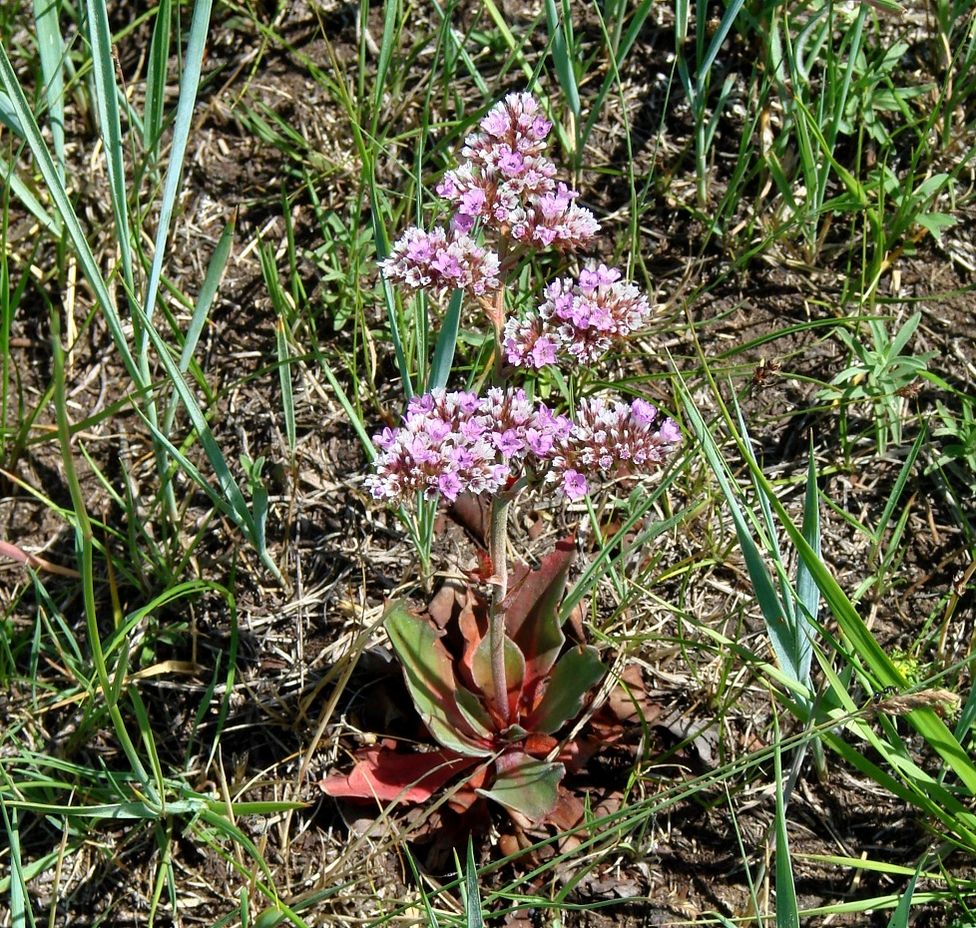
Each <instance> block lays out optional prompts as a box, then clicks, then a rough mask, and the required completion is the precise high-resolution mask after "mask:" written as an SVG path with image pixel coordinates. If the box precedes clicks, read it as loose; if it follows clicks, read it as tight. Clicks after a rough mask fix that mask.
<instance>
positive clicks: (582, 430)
mask: <svg viewBox="0 0 976 928" xmlns="http://www.w3.org/2000/svg"><path fill="white" fill-rule="evenodd" d="M680 440H681V432H680V431H679V429H678V426H677V424H676V423H675V422H674V420H673V419H668V418H665V417H664V416H662V415H660V413H659V412H658V411H657V409H656V408H655V407H654V406H652V405H651V404H650V403H648V402H647V401H646V400H640V399H638V400H634V401H633V402H632V403H630V404H627V403H614V404H612V405H610V404H607V403H605V402H604V401H603V400H601V399H589V400H583V401H582V403H581V404H580V409H579V412H578V414H577V417H576V422H575V424H574V425H573V427H572V428H571V429H570V431H569V433H568V434H567V435H566V436H565V437H563V438H560V439H559V440H558V441H557V443H556V447H555V448H554V449H553V453H552V455H551V456H550V461H551V467H550V470H549V472H548V474H547V475H546V480H547V481H548V482H550V483H554V484H555V485H556V489H557V491H558V492H560V493H562V494H564V495H565V496H568V497H569V498H570V499H573V500H576V499H582V498H583V497H584V496H586V494H587V493H588V492H589V489H590V480H592V479H594V478H596V479H598V480H600V481H601V482H602V481H606V480H613V479H616V478H620V477H633V476H641V475H644V474H646V473H647V471H648V469H649V468H650V466H651V465H652V464H660V463H661V462H662V461H663V460H664V458H665V457H666V456H667V455H668V454H670V452H671V451H673V450H674V448H675V446H676V445H677V444H678V442H679V441H680Z"/></svg>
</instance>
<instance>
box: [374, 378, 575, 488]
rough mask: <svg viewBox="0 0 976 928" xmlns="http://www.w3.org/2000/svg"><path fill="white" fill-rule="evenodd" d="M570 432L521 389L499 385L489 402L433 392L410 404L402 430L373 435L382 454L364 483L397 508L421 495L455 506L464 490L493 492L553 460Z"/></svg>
mask: <svg viewBox="0 0 976 928" xmlns="http://www.w3.org/2000/svg"><path fill="white" fill-rule="evenodd" d="M571 428H572V424H571V423H570V421H569V420H568V419H567V418H566V417H565V416H556V415H553V413H552V412H551V410H549V408H548V407H546V406H545V405H544V404H541V403H540V404H538V405H537V404H535V403H533V402H531V401H530V400H529V399H528V398H527V397H526V395H525V392H524V391H523V390H512V389H508V390H503V389H501V388H498V387H494V388H492V389H490V390H489V391H488V393H487V394H486V395H485V396H484V397H478V396H477V395H476V394H474V393H469V392H455V393H448V392H446V391H444V390H433V391H431V392H430V393H425V394H424V395H422V396H415V397H414V398H413V399H412V400H411V401H410V403H409V405H408V406H407V412H406V415H405V416H404V418H403V425H402V426H401V427H400V428H397V429H391V428H386V429H384V430H383V432H382V433H381V434H379V435H375V436H374V437H373V441H374V442H375V444H376V446H377V447H378V448H379V449H380V454H379V456H378V457H377V460H376V462H375V466H376V472H375V473H373V474H370V475H369V476H368V477H367V478H366V485H367V487H368V488H369V490H370V491H371V492H372V494H373V496H374V497H375V498H376V499H381V500H385V501H387V502H391V503H394V504H399V503H405V502H407V501H409V500H410V499H412V498H413V496H414V495H415V494H416V493H423V494H424V496H425V497H426V498H427V499H433V498H434V497H436V496H437V494H438V493H439V494H441V495H443V496H445V497H447V499H449V500H451V501H453V500H455V499H457V496H458V494H459V493H461V492H462V491H467V492H470V493H483V492H486V491H487V492H490V493H494V492H497V491H498V490H500V489H502V488H503V487H504V486H505V485H506V484H507V483H508V481H509V479H510V478H511V476H512V475H513V473H514V472H516V471H517V470H518V469H519V468H520V467H521V466H522V464H523V462H524V461H525V460H526V458H529V457H534V458H536V459H539V460H543V459H545V458H546V457H547V456H548V455H550V454H551V453H552V451H553V449H554V448H555V446H556V444H557V443H558V442H560V441H562V440H564V439H565V437H566V436H567V435H568V434H569V432H570V429H571Z"/></svg>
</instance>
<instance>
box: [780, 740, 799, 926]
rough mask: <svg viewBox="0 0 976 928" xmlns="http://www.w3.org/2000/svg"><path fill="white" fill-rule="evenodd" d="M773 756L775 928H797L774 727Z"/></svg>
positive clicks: (794, 888) (796, 912) (781, 777)
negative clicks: (774, 785)
mask: <svg viewBox="0 0 976 928" xmlns="http://www.w3.org/2000/svg"><path fill="white" fill-rule="evenodd" d="M775 747H776V753H775V754H774V755H773V779H774V781H775V783H776V818H775V822H774V825H775V830H776V928H799V926H800V913H799V909H798V906H797V901H796V885H795V884H794V882H793V864H792V861H791V860H790V844H789V836H788V835H787V832H786V800H785V798H784V796H783V756H782V752H781V750H780V737H779V725H778V724H777V725H776V746H775Z"/></svg>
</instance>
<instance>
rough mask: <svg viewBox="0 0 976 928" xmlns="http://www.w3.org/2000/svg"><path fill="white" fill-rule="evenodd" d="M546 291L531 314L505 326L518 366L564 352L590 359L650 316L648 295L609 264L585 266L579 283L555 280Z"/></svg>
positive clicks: (508, 350)
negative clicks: (623, 278) (543, 297)
mask: <svg viewBox="0 0 976 928" xmlns="http://www.w3.org/2000/svg"><path fill="white" fill-rule="evenodd" d="M544 295H545V300H544V301H543V303H542V305H541V306H539V308H538V309H537V311H536V312H535V313H534V314H533V315H530V316H528V317H526V318H525V319H516V318H514V317H512V318H511V319H509V320H508V322H507V323H506V325H505V337H504V344H503V347H504V350H505V356H506V358H507V359H508V363H509V364H512V365H514V366H515V367H533V368H536V369H538V368H541V367H545V366H546V365H547V364H554V363H555V362H556V358H557V356H558V355H560V354H562V355H568V356H569V357H570V358H572V359H573V360H575V361H577V362H580V363H591V362H593V361H595V360H597V359H598V358H599V357H600V356H601V355H603V354H604V353H605V352H606V351H607V349H608V348H609V347H610V345H611V344H612V342H613V341H615V340H618V339H623V338H626V337H627V336H629V335H630V334H631V333H633V332H635V331H637V330H638V329H640V328H642V327H643V326H644V325H645V323H646V322H647V319H648V317H649V316H650V314H651V307H650V305H649V304H648V302H647V297H645V296H644V294H643V293H641V292H640V290H638V289H637V287H636V286H635V285H634V284H632V283H630V282H629V281H621V279H620V271H618V270H617V269H616V268H608V267H607V266H606V265H605V264H599V265H595V266H594V265H591V266H589V267H586V268H584V269H583V270H582V271H581V272H580V275H579V279H578V280H576V281H574V280H573V279H572V278H569V277H563V278H560V279H558V280H554V281H553V282H552V283H550V284H549V285H548V286H547V287H546V289H545V291H544Z"/></svg>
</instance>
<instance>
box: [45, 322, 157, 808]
mask: <svg viewBox="0 0 976 928" xmlns="http://www.w3.org/2000/svg"><path fill="white" fill-rule="evenodd" d="M51 347H52V361H53V367H54V411H55V416H56V417H57V423H58V441H59V443H60V445H61V460H62V463H63V464H64V476H65V481H66V483H67V484H68V492H69V493H70V494H71V505H72V508H73V509H74V514H75V520H76V524H75V533H76V537H77V548H78V553H79V560H80V564H79V566H80V567H81V591H82V601H83V603H84V610H85V624H86V627H87V630H88V644H89V646H90V647H91V655H92V663H93V664H94V665H95V672H96V676H97V677H98V683H99V686H100V687H101V690H102V695H103V696H104V698H105V705H106V708H107V709H108V714H109V717H110V718H111V719H112V724H113V726H114V728H115V733H116V735H117V736H118V739H119V743H120V744H121V746H122V750H123V751H124V752H125V755H126V757H127V759H128V761H129V764H130V766H131V768H132V772H133V773H134V774H135V776H136V778H137V779H138V780H139V782H140V784H141V786H142V788H143V789H144V790H145V792H146V795H147V799H148V803H149V804H150V805H151V806H155V807H157V808H158V809H159V810H160V811H162V808H163V805H162V784H158V785H159V787H160V788H159V789H158V790H157V788H156V784H154V783H153V780H152V778H151V777H150V775H149V772H148V771H147V770H146V768H145V766H144V765H143V763H142V760H141V759H140V757H139V752H138V751H137V750H136V746H135V744H134V743H133V742H132V739H131V738H130V737H129V732H128V729H127V728H126V724H125V720H124V719H123V718H122V713H121V711H120V710H119V707H118V703H117V699H116V697H115V695H114V692H115V689H114V687H113V686H112V681H111V680H110V679H109V674H108V667H107V666H106V664H105V653H104V651H103V650H102V640H101V638H100V637H99V633H98V607H97V605H96V603H95V576H94V574H95V570H94V543H93V537H94V536H93V532H92V525H91V520H90V519H89V518H88V510H87V509H86V508H85V499H84V496H83V494H82V491H81V484H80V483H79V481H78V474H77V472H76V471H75V462H74V458H73V457H72V455H71V423H70V422H69V421H68V407H67V397H66V392H65V382H64V349H63V347H62V345H61V319H60V316H59V315H58V312H57V310H54V311H53V312H52V313H51ZM122 672H123V673H124V669H123V671H122Z"/></svg>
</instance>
